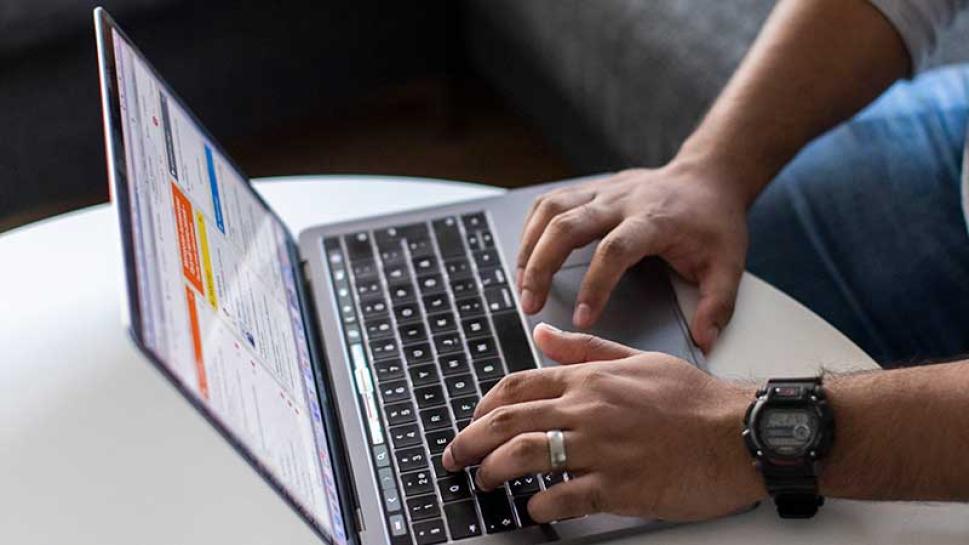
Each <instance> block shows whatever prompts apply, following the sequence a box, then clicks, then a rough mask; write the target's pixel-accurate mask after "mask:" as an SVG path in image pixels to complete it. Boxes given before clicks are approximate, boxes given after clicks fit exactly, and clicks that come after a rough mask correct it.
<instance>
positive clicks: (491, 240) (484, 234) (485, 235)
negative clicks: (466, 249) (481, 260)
mask: <svg viewBox="0 0 969 545" xmlns="http://www.w3.org/2000/svg"><path fill="white" fill-rule="evenodd" d="M478 237H479V238H480V239H481V247H482V248H494V247H495V237H494V235H492V234H491V231H488V230H487V229H482V230H481V231H478Z"/></svg>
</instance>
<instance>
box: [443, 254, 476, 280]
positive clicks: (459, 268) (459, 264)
mask: <svg viewBox="0 0 969 545" xmlns="http://www.w3.org/2000/svg"><path fill="white" fill-rule="evenodd" d="M444 270H445V272H447V275H448V277H450V278H463V277H465V276H467V275H469V274H471V262H470V261H468V260H467V259H465V258H464V257H461V258H460V259H449V260H447V261H445V262H444Z"/></svg>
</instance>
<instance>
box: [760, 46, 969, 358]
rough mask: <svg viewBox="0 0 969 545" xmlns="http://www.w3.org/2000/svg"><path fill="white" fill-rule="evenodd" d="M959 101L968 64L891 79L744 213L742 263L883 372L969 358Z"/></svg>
mask: <svg viewBox="0 0 969 545" xmlns="http://www.w3.org/2000/svg"><path fill="white" fill-rule="evenodd" d="M847 84H848V85H850V82H847ZM967 107H969V65H961V66H955V67H949V68H944V69H940V70H936V71H933V72H929V73H927V74H924V75H921V76H919V77H917V78H916V79H914V80H913V81H907V82H902V83H898V84H896V85H895V86H894V87H892V88H891V89H890V90H889V91H888V92H886V93H885V94H884V95H883V96H882V97H881V98H879V99H878V100H877V101H876V102H875V103H874V104H872V105H871V106H869V107H868V108H867V109H866V110H864V111H862V112H861V113H859V114H858V115H857V116H856V117H854V118H853V119H852V120H850V121H848V122H846V123H844V124H843V125H841V126H839V127H836V128H835V129H833V130H831V131H830V132H828V133H827V134H825V135H823V136H821V137H819V138H818V139H817V140H815V141H814V142H812V143H811V144H810V145H809V146H808V147H806V148H805V149H804V150H803V151H802V152H801V153H800V154H799V155H798V156H797V157H796V158H795V159H794V160H793V161H792V162H791V163H790V164H789V165H788V166H787V167H786V168H785V169H784V170H783V171H782V172H781V173H780V174H779V175H778V177H777V178H776V179H775V180H774V182H773V183H771V184H770V185H769V186H768V188H767V189H766V190H765V191H764V193H763V194H762V195H761V196H760V197H759V198H758V200H757V201H756V202H755V203H754V206H753V207H752V208H751V211H750V220H749V225H750V229H751V246H750V253H749V257H748V269H749V270H750V271H751V272H753V273H755V274H757V275H758V276H760V277H761V278H763V279H765V280H767V281H768V282H770V283H771V284H773V285H774V286H777V287H778V288H780V289H781V290H783V291H785V292H787V293H788V294H790V295H791V296H793V297H794V298H796V299H797V300H799V301H800V302H802V303H803V304H805V305H806V306H807V307H809V308H811V309H812V310H813V311H815V312H816V313H818V314H819V315H821V316H822V317H824V318H825V319H826V320H827V321H828V322H830V323H831V324H833V325H834V326H835V327H837V328H838V329H840V330H841V331H842V332H844V333H845V334H846V335H847V336H848V337H850V338H851V339H852V340H854V341H855V342H856V343H857V344H858V345H859V346H861V348H863V349H864V350H865V351H866V352H868V353H869V354H870V355H871V356H872V357H873V358H875V360H876V361H878V362H879V363H880V364H882V365H883V366H885V367H892V366H898V365H908V364H915V363H923V362H927V361H933V360H935V361H938V360H942V359H950V358H955V357H958V356H960V355H965V354H969V231H967V227H966V221H965V218H964V216H963V213H962V204H961V186H960V179H961V175H962V160H963V149H964V146H965V143H966V128H967V123H969V119H967ZM778 114H779V115H783V114H782V113H780V112H779V113H778Z"/></svg>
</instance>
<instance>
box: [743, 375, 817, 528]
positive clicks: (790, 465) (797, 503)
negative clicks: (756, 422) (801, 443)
mask: <svg viewBox="0 0 969 545" xmlns="http://www.w3.org/2000/svg"><path fill="white" fill-rule="evenodd" d="M761 396H766V398H767V399H766V403H767V404H772V402H773V401H782V400H783V402H785V403H790V402H797V403H798V404H799V403H802V402H803V403H806V404H814V403H817V402H818V401H819V400H820V401H821V403H822V404H824V399H825V396H824V393H823V391H822V390H821V378H820V377H805V378H788V379H773V380H769V381H768V382H767V385H766V387H765V388H764V389H763V390H761V391H760V392H758V398H760V397H761ZM748 417H749V414H748ZM747 424H748V425H749V424H750V422H747ZM825 432H826V433H829V434H830V433H831V432H832V430H831V429H828V430H825ZM816 461H817V459H816V458H813V459H802V460H799V461H793V460H787V461H785V462H781V461H780V460H777V461H773V460H770V459H769V458H761V459H760V462H759V463H758V467H759V469H760V471H761V473H762V474H763V476H764V483H765V485H766V487H767V492H768V493H769V494H770V496H771V497H772V498H773V499H774V504H775V506H776V507H777V513H778V515H780V516H781V517H782V518H810V517H813V516H814V515H815V514H816V513H817V512H818V508H819V507H821V506H822V505H824V498H823V497H822V496H821V495H820V494H819V490H818V474H817V470H818V464H817V463H816Z"/></svg>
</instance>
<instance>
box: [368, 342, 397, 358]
mask: <svg viewBox="0 0 969 545" xmlns="http://www.w3.org/2000/svg"><path fill="white" fill-rule="evenodd" d="M370 353H371V354H373V359H375V360H383V359H387V358H396V357H397V356H398V355H399V352H397V341H396V340H394V339H393V338H390V339H379V340H376V341H370Z"/></svg>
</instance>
